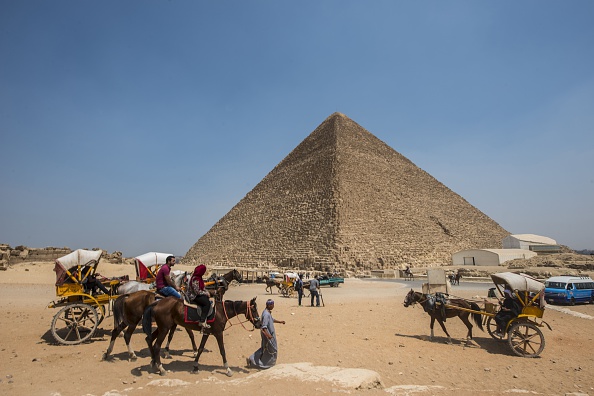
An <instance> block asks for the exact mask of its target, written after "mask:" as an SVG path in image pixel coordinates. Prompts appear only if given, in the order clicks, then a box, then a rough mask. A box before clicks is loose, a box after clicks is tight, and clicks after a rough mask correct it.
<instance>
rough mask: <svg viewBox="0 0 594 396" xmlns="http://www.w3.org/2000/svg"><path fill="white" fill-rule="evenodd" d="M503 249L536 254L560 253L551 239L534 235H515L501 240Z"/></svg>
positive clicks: (559, 249)
mask: <svg viewBox="0 0 594 396" xmlns="http://www.w3.org/2000/svg"><path fill="white" fill-rule="evenodd" d="M503 248H504V249H524V250H531V251H533V252H536V253H538V254H547V253H560V252H561V246H559V245H558V244H557V241H555V240H554V239H552V238H548V237H544V236H540V235H534V234H516V235H510V236H507V237H505V238H503Z"/></svg>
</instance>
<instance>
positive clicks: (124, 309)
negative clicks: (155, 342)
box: [103, 290, 198, 360]
mask: <svg viewBox="0 0 594 396" xmlns="http://www.w3.org/2000/svg"><path fill="white" fill-rule="evenodd" d="M155 299H156V293H155V292H154V291H151V290H140V291H137V292H135V293H131V294H124V295H121V296H119V297H118V298H117V299H116V300H115V302H114V303H113V321H114V326H113V330H112V331H111V341H110V342H109V347H107V351H106V352H105V353H104V354H103V360H108V359H109V358H110V355H111V352H112V351H113V346H114V344H115V340H116V338H117V337H118V335H119V334H120V333H121V332H122V331H124V329H125V330H126V331H125V332H124V341H126V347H127V348H128V357H129V359H130V360H136V359H137V356H136V354H135V353H134V350H133V349H132V347H131V346H130V339H131V338H132V334H133V333H134V330H136V326H138V323H140V320H141V319H142V314H143V313H144V310H145V309H146V307H148V306H149V305H151V304H152V303H154V302H155ZM174 333H175V327H174V328H172V329H171V331H170V332H169V337H168V338H167V345H166V346H165V358H166V359H171V355H170V353H169V344H171V339H172V338H173V334H174ZM187 333H188V336H189V337H190V340H191V341H192V350H193V351H194V355H196V354H197V353H198V347H197V346H196V341H195V340H194V333H192V331H191V330H187Z"/></svg>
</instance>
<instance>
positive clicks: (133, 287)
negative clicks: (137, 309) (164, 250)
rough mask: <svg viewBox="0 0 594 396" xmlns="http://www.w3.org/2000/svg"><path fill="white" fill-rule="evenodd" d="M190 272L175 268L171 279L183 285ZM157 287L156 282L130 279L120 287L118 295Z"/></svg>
mask: <svg viewBox="0 0 594 396" xmlns="http://www.w3.org/2000/svg"><path fill="white" fill-rule="evenodd" d="M187 278H188V272H187V271H182V270H174V271H171V280H172V281H173V283H175V285H176V286H177V287H181V285H182V283H183V282H184V279H185V282H186V283H187V281H188V279H187ZM155 288H156V285H155V282H153V283H146V282H139V281H134V280H133V281H130V282H126V283H124V284H123V285H120V287H118V295H122V294H131V293H134V292H137V291H139V290H153V289H155Z"/></svg>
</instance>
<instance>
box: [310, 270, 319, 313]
mask: <svg viewBox="0 0 594 396" xmlns="http://www.w3.org/2000/svg"><path fill="white" fill-rule="evenodd" d="M319 289H320V281H319V280H318V276H317V275H316V276H315V277H314V278H313V279H312V280H310V281H309V292H310V294H311V306H312V307H313V306H314V297H315V298H316V307H319V306H320V293H319V291H318V290H319Z"/></svg>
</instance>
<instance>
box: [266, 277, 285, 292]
mask: <svg viewBox="0 0 594 396" xmlns="http://www.w3.org/2000/svg"><path fill="white" fill-rule="evenodd" d="M262 280H264V282H266V292H267V293H268V292H270V294H272V288H273V287H274V286H276V287H278V290H279V291H280V290H281V281H280V279H276V278H269V277H268V276H267V275H264V276H263V277H262Z"/></svg>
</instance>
